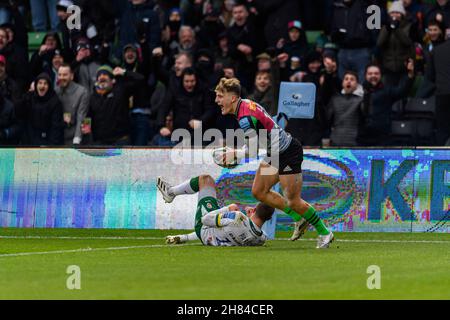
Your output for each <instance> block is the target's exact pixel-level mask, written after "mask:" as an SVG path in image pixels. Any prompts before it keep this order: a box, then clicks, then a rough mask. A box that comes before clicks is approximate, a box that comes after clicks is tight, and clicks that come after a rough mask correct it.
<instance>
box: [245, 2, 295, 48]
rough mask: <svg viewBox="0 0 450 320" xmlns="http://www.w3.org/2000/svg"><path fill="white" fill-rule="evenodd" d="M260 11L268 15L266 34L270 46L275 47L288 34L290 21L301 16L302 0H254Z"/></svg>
mask: <svg viewBox="0 0 450 320" xmlns="http://www.w3.org/2000/svg"><path fill="white" fill-rule="evenodd" d="M253 2H254V5H255V7H256V9H257V10H258V12H259V13H260V14H262V15H267V22H266V24H265V27H264V35H265V39H266V44H267V46H268V47H275V45H276V44H277V41H278V40H279V39H280V38H282V37H284V36H285V34H286V31H287V30H286V27H287V25H288V22H289V21H294V20H298V19H299V17H300V1H298V0H281V1H280V0H254V1H253Z"/></svg>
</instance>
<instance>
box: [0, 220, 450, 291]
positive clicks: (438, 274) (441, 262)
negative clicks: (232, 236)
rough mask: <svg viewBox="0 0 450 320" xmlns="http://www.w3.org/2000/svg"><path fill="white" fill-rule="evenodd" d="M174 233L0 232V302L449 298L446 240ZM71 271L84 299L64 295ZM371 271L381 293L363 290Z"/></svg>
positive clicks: (398, 236)
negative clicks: (185, 240) (76, 271)
mask: <svg viewBox="0 0 450 320" xmlns="http://www.w3.org/2000/svg"><path fill="white" fill-rule="evenodd" d="M173 233H174V231H155V230H152V231H130V230H75V229H73V230H47V229H0V288H1V290H0V299H182V300H191V299H449V298H450V272H449V266H450V234H381V233H337V234H336V236H337V239H338V240H337V241H336V242H335V243H334V244H333V245H332V247H331V248H330V249H328V250H316V249H315V241H313V240H314V239H315V236H316V234H315V233H313V232H309V233H308V234H307V235H306V238H305V240H303V241H297V242H290V241H286V240H275V241H270V242H268V243H267V244H266V246H264V247H251V248H243V247H235V248H213V247H204V246H202V245H201V244H200V242H194V243H192V244H190V245H188V246H179V247H176V246H175V247H172V246H166V245H165V244H164V236H166V235H168V234H173ZM277 236H278V237H279V238H287V237H289V236H290V234H287V233H279V234H278V235H277ZM74 238H78V239H74ZM102 238H103V239H102ZM372 240H376V241H377V242H375V241H372ZM79 249H83V251H81V250H79ZM70 250H72V251H70ZM54 251H57V252H54ZM33 253H34V254H33ZM69 265H77V266H79V267H80V269H81V290H68V289H67V288H66V280H67V278H68V277H69V275H68V274H66V269H67V267H68V266H69ZM370 265H378V266H379V267H380V268H381V289H380V290H369V289H368V288H367V286H366V282H367V278H368V277H369V276H370V275H369V274H367V267H368V266H370Z"/></svg>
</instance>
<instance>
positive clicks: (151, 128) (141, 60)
mask: <svg viewBox="0 0 450 320" xmlns="http://www.w3.org/2000/svg"><path fill="white" fill-rule="evenodd" d="M143 41H144V42H143V43H141V44H143V45H137V44H129V45H126V46H125V48H124V54H123V68H124V69H125V70H127V71H133V72H136V73H138V74H140V75H142V80H141V81H138V83H137V84H136V86H135V90H134V91H133V92H132V96H131V97H130V100H129V108H130V117H131V143H132V145H134V146H147V145H148V143H149V141H150V140H151V139H152V137H153V136H154V135H155V134H156V133H157V129H156V121H157V115H158V109H157V108H158V106H159V105H158V104H155V103H152V96H153V95H154V92H155V90H156V87H157V83H156V79H155V76H154V74H153V73H152V69H151V62H150V53H149V52H148V46H147V45H145V39H144V40H143Z"/></svg>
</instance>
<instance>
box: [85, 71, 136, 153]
mask: <svg viewBox="0 0 450 320" xmlns="http://www.w3.org/2000/svg"><path fill="white" fill-rule="evenodd" d="M142 79H143V76H142V75H140V74H138V73H135V72H132V71H127V70H125V69H122V68H115V69H114V70H113V69H112V68H111V67H109V66H102V67H100V68H99V69H98V71H97V82H96V84H95V91H94V93H93V94H92V95H91V99H90V102H89V112H88V117H90V118H91V119H92V138H93V140H94V144H95V145H130V114H129V99H130V97H131V95H132V94H133V92H134V90H135V87H136V85H137V84H138V83H139V81H141V80H142ZM83 133H85V132H83Z"/></svg>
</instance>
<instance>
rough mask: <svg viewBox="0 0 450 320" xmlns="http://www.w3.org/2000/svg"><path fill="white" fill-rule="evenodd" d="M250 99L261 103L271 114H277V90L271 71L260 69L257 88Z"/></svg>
mask: <svg viewBox="0 0 450 320" xmlns="http://www.w3.org/2000/svg"><path fill="white" fill-rule="evenodd" d="M248 99H250V100H253V101H255V102H257V103H259V104H260V105H261V106H262V107H263V108H264V109H265V110H266V111H267V113H268V114H269V115H271V116H276V115H277V112H278V101H276V98H275V90H274V87H273V84H272V77H271V74H270V72H269V71H267V70H263V71H258V72H257V73H256V77H255V89H254V90H253V93H252V94H251V95H250V96H249V97H248Z"/></svg>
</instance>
